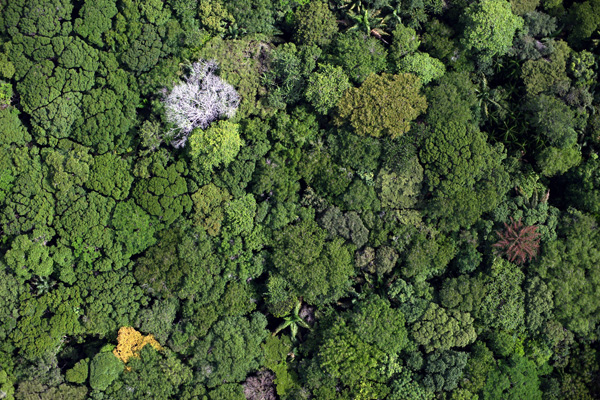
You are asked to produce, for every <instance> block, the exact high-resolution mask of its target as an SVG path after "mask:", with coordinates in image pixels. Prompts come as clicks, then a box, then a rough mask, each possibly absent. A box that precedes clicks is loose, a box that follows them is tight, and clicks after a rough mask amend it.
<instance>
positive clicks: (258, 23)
mask: <svg viewBox="0 0 600 400" xmlns="http://www.w3.org/2000/svg"><path fill="white" fill-rule="evenodd" d="M211 3H214V2H211ZM224 3H225V7H226V8H227V10H228V11H229V12H230V13H231V16H232V18H233V20H234V21H235V24H234V28H233V29H232V31H233V32H232V33H235V34H237V35H240V36H243V35H247V34H248V35H251V34H253V33H265V34H267V35H270V34H272V33H273V30H274V27H273V25H274V23H275V19H274V15H273V10H274V8H275V6H274V5H273V2H272V0H233V1H231V0H228V1H225V2H224ZM234 36H236V35H234Z"/></svg>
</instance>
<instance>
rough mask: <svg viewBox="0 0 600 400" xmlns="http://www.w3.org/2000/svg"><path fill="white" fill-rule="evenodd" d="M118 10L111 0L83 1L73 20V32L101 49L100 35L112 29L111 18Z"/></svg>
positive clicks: (101, 39)
mask: <svg viewBox="0 0 600 400" xmlns="http://www.w3.org/2000/svg"><path fill="white" fill-rule="evenodd" d="M117 12H118V9H117V6H116V4H115V2H114V1H113V0H104V1H89V0H88V1H85V2H84V4H83V6H81V8H80V9H79V18H77V19H75V22H74V24H73V25H74V30H75V32H77V33H78V34H79V35H81V37H83V38H85V39H87V40H88V41H89V42H90V43H92V44H94V45H96V46H99V47H103V46H104V40H103V38H102V35H103V34H105V33H106V32H108V31H109V30H110V28H111V27H112V18H113V17H114V16H115V15H116V14H117Z"/></svg>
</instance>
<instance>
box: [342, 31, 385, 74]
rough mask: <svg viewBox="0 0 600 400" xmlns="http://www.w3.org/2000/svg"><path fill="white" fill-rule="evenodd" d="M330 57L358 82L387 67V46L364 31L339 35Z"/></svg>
mask: <svg viewBox="0 0 600 400" xmlns="http://www.w3.org/2000/svg"><path fill="white" fill-rule="evenodd" d="M330 57H331V59H330V60H331V61H330V62H331V63H332V64H336V65H340V66H341V67H342V68H343V69H344V72H345V73H346V74H347V75H348V77H349V78H350V80H351V81H352V82H354V83H356V84H361V83H363V82H364V81H365V79H367V78H368V77H369V76H370V75H372V74H378V73H380V72H383V71H385V70H386V69H387V50H386V48H385V47H384V46H383V44H381V42H380V41H379V40H377V39H375V38H374V37H371V36H369V35H366V34H364V33H362V32H352V33H345V34H340V35H338V37H337V39H336V40H335V43H334V44H333V50H332V52H331V55H330Z"/></svg>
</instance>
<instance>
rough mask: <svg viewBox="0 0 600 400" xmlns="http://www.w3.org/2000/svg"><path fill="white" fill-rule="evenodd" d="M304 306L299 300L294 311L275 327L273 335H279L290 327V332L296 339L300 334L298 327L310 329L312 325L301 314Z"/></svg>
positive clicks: (293, 338)
mask: <svg viewBox="0 0 600 400" xmlns="http://www.w3.org/2000/svg"><path fill="white" fill-rule="evenodd" d="M301 307H302V302H301V301H297V302H296V305H295V306H294V310H293V312H292V313H291V314H290V315H288V316H286V317H284V318H283V319H284V321H283V322H282V323H281V324H280V325H279V326H278V327H277V328H276V329H275V332H273V336H275V335H277V334H278V333H279V332H281V331H282V330H284V329H285V328H288V327H289V328H290V332H291V334H292V340H295V339H296V335H297V334H298V327H301V328H306V329H310V325H308V323H306V321H305V320H304V319H303V318H302V317H301V316H300V308H301Z"/></svg>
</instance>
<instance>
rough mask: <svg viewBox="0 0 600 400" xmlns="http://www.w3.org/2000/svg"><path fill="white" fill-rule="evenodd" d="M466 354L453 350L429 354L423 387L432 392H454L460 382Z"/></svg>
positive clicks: (465, 363) (467, 356)
mask: <svg viewBox="0 0 600 400" xmlns="http://www.w3.org/2000/svg"><path fill="white" fill-rule="evenodd" d="M468 358H469V355H468V353H465V352H459V351H454V350H445V351H435V352H433V353H429V354H428V355H427V358H426V362H425V371H424V372H425V374H424V376H423V378H422V380H421V382H422V384H423V386H424V387H425V388H426V389H429V390H431V391H432V392H441V391H444V392H448V391H451V390H454V389H455V388H456V387H457V386H458V384H459V382H460V381H461V380H462V376H463V370H464V368H465V366H466V365H467V360H468Z"/></svg>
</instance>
